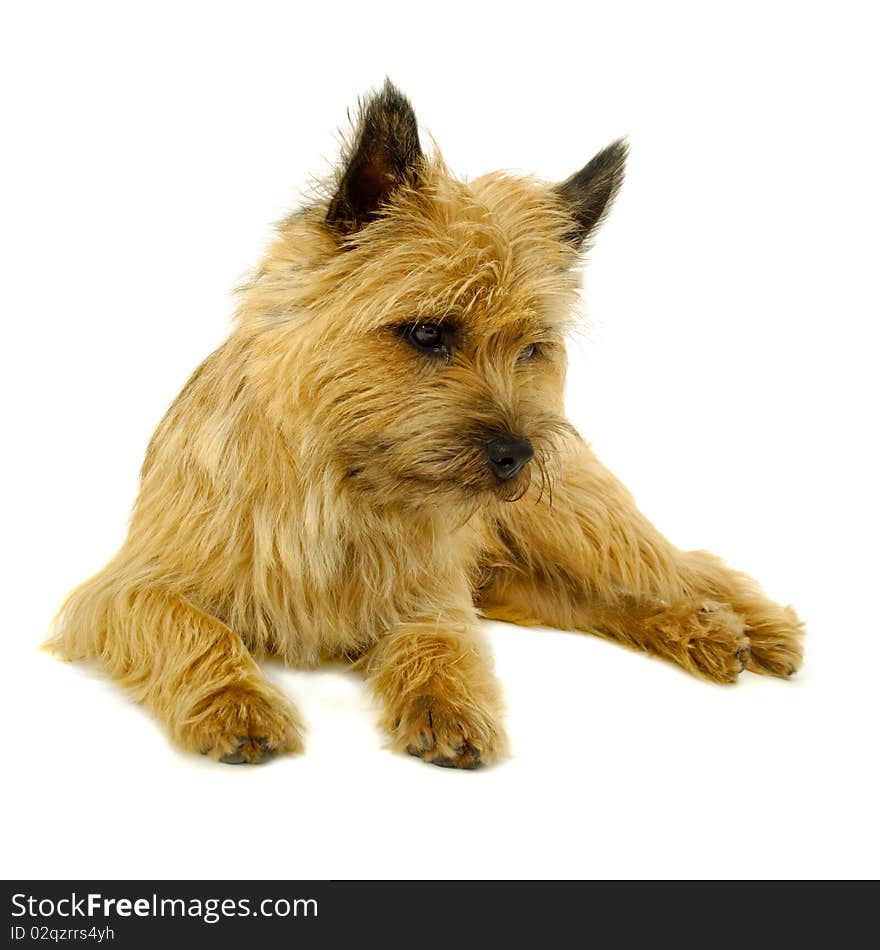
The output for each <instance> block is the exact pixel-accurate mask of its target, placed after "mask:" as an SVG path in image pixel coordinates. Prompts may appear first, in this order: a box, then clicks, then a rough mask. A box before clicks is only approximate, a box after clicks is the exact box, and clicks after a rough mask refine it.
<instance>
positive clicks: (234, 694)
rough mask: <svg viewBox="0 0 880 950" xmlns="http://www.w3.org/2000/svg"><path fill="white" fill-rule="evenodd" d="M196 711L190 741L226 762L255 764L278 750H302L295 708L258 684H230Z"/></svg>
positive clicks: (279, 751) (213, 757)
mask: <svg viewBox="0 0 880 950" xmlns="http://www.w3.org/2000/svg"><path fill="white" fill-rule="evenodd" d="M194 713H195V717H194V718H196V722H195V723H194V724H193V726H192V730H193V735H192V738H191V739H189V742H190V743H191V744H192V745H195V746H196V748H198V749H199V750H200V751H201V752H202V753H203V754H204V755H209V756H210V757H211V758H212V759H215V760H216V761H218V762H223V763H224V764H226V765H256V764H258V763H260V762H265V761H267V760H268V759H270V758H272V757H273V756H274V755H276V754H277V753H281V752H300V751H301V750H302V739H301V734H300V726H299V723H298V721H297V719H296V715H295V710H294V709H293V707H292V706H291V705H290V704H289V703H288V702H287V701H286V700H285V699H284V698H283V697H280V696H279V697H272V696H271V695H268V694H267V692H266V691H265V689H260V687H258V686H257V687H254V686H247V685H239V686H234V687H228V688H226V689H224V690H221V691H219V692H218V693H216V694H215V695H213V696H212V697H209V698H208V699H207V700H206V701H205V702H204V704H203V706H202V707H197V708H196V709H195V710H194Z"/></svg>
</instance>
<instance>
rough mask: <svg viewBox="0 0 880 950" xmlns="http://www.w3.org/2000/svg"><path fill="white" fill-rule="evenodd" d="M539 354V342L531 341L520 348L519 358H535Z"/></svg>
mask: <svg viewBox="0 0 880 950" xmlns="http://www.w3.org/2000/svg"><path fill="white" fill-rule="evenodd" d="M537 355H538V344H537V343H529V345H528V346H524V347H523V348H522V350H520V354H519V358H520V359H521V360H533V359H534V358H535V357H536V356H537Z"/></svg>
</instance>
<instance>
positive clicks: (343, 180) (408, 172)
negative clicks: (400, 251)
mask: <svg viewBox="0 0 880 950" xmlns="http://www.w3.org/2000/svg"><path fill="white" fill-rule="evenodd" d="M421 158H422V149H421V146H420V145H419V130H418V124H417V123H416V114H415V112H413V107H412V106H411V105H410V104H409V101H408V100H407V98H406V96H404V95H403V93H402V92H401V91H400V90H399V89H397V88H396V87H395V86H394V85H393V84H392V83H391V81H390V80H389V79H386V80H385V85H384V86H383V87H382V88H381V89H380V90H379V91H378V92H375V93H372V94H371V95H369V96H368V97H367V98H366V99H365V100H364V101H363V102H362V103H361V107H360V114H359V116H358V121H357V124H356V128H355V133H354V136H353V138H352V143H351V146H350V148H349V149H347V151H346V154H345V156H344V161H343V163H342V168H341V170H340V172H339V177H338V179H337V186H336V193H335V194H334V196H333V198H332V200H331V201H330V207H329V208H328V210H327V218H326V220H327V224H328V225H329V226H330V227H331V228H333V229H334V230H336V231H338V232H340V233H342V234H351V233H353V232H355V231H359V230H360V229H361V228H362V227H363V226H364V225H365V224H368V223H369V222H370V221H372V220H373V219H374V218H375V217H376V216H377V215H378V214H379V212H380V211H381V209H382V205H383V204H385V202H387V200H388V198H389V197H390V196H391V194H392V193H393V192H394V190H395V189H396V188H398V187H400V185H402V184H404V183H406V182H411V181H413V180H414V178H415V176H416V173H417V169H418V165H419V163H420V160H421Z"/></svg>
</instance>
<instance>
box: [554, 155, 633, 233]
mask: <svg viewBox="0 0 880 950" xmlns="http://www.w3.org/2000/svg"><path fill="white" fill-rule="evenodd" d="M628 155H629V142H628V141H627V140H626V139H625V138H619V139H617V140H616V141H614V142H612V143H611V144H610V145H608V146H606V147H605V148H603V149H602V151H601V152H598V153H597V154H596V155H594V156H593V157H592V158H591V159H590V161H589V162H587V164H586V165H584V167H583V168H582V169H581V170H580V171H577V172H575V173H574V174H573V175H572V176H571V177H570V178H567V179H566V180H565V181H564V182H562V183H561V184H560V185H557V186H556V187H555V189H554V191H555V192H556V194H557V195H559V196H560V197H561V198H562V199H563V201H564V202H565V204H566V206H567V207H568V210H569V213H570V214H571V216H572V218H573V219H574V227H573V228H571V229H570V231H569V232H568V233H567V234H566V239H567V240H568V241H570V242H571V243H573V244H576V245H578V246H580V245H581V244H583V242H584V241H585V240H586V238H587V237H588V236H589V235H590V234H591V233H592V232H593V231H594V230H595V229H596V228H597V227H598V226H599V224H601V222H602V220H603V218H604V217H605V215H606V214H607V213H608V209H609V207H610V206H611V203H612V202H613V201H614V199H615V197H616V196H617V192H618V191H619V190H620V186H621V185H622V184H623V175H624V169H625V166H626V159H627V156H628Z"/></svg>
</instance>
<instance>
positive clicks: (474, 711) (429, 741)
mask: <svg viewBox="0 0 880 950" xmlns="http://www.w3.org/2000/svg"><path fill="white" fill-rule="evenodd" d="M392 735H393V739H394V745H395V747H397V748H398V749H401V750H402V751H406V752H408V753H409V754H410V755H415V756H418V757H419V758H420V759H423V760H424V761H425V762H429V763H430V764H431V765H439V766H441V767H442V768H449V769H476V768H479V767H480V766H481V765H485V764H487V763H489V762H491V761H492V760H493V759H496V758H497V757H498V756H499V755H500V754H501V752H502V751H503V747H504V736H503V733H502V732H501V730H500V729H499V727H498V726H497V725H496V724H495V722H494V721H493V720H492V718H491V716H490V715H489V714H488V713H487V712H486V711H485V710H482V709H479V708H477V707H476V706H469V705H466V704H462V703H457V702H450V701H447V700H443V699H440V698H439V697H437V696H432V695H422V696H419V697H417V698H416V699H414V700H412V701H411V702H410V704H409V705H408V706H407V707H406V708H405V709H404V710H403V711H402V712H401V715H400V716H399V717H398V718H397V719H396V721H395V722H394V723H393V724H392Z"/></svg>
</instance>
